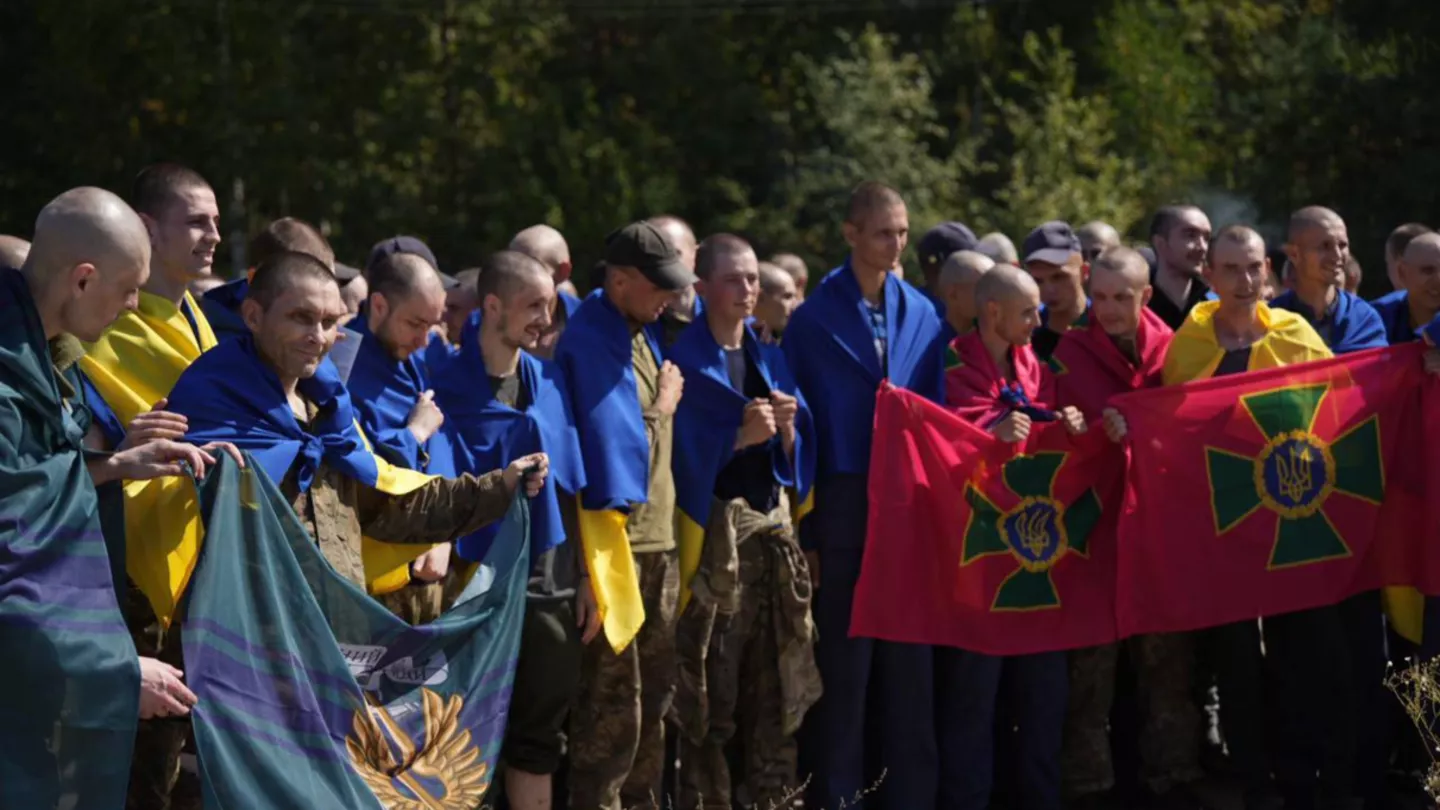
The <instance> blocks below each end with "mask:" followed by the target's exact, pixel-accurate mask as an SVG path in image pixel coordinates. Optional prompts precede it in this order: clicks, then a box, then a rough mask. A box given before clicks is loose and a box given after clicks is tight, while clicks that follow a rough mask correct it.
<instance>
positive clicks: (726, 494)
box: [715, 349, 780, 513]
mask: <svg viewBox="0 0 1440 810" xmlns="http://www.w3.org/2000/svg"><path fill="white" fill-rule="evenodd" d="M725 367H726V370H727V371H728V372H729V375H730V385H731V386H732V387H734V388H735V389H736V390H738V391H742V392H744V394H745V396H746V398H748V399H758V398H762V397H768V396H770V388H769V386H767V385H766V384H765V380H764V378H762V377H761V376H760V371H759V369H757V368H756V367H755V363H754V362H752V361H751V360H750V355H749V354H747V353H746V352H745V350H744V349H726V350H725ZM778 441H780V439H779V438H778V437H776V438H774V439H771V440H770V441H768V442H766V443H765V444H760V445H755V446H754V447H747V448H745V449H744V450H741V451H740V452H739V453H736V454H735V457H734V458H732V459H731V460H730V463H729V464H726V465H725V468H724V469H723V470H721V471H720V475H719V476H718V477H717V478H716V479H715V497H717V498H719V499H720V500H722V501H730V500H734V499H735V498H744V499H745V502H746V503H748V504H750V508H751V509H754V510H755V511H757V512H767V513H768V512H769V511H770V510H771V509H774V508H775V507H776V506H778V505H779V504H780V487H779V485H778V484H777V483H776V482H775V468H774V466H773V461H772V459H773V456H772V455H771V454H772V453H773V452H774V445H775V442H778Z"/></svg>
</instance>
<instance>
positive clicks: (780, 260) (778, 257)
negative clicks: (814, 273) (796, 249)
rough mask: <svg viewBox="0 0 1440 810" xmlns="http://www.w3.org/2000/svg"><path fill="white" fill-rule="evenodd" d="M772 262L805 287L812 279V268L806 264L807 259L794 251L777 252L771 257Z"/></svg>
mask: <svg viewBox="0 0 1440 810" xmlns="http://www.w3.org/2000/svg"><path fill="white" fill-rule="evenodd" d="M770 264H773V265H775V266H776V267H779V268H780V269H781V270H784V271H785V272H787V273H789V274H790V277H791V278H793V279H795V283H796V284H798V285H800V286H801V287H804V286H805V284H806V283H807V282H809V281H810V268H808V267H806V266H805V260H804V259H802V258H800V257H799V256H796V255H795V254H794V253H776V254H775V255H774V256H771V257H770Z"/></svg>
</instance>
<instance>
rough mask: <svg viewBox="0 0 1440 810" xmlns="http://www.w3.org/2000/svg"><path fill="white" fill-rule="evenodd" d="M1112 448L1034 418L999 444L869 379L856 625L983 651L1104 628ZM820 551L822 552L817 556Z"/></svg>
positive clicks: (1109, 611)
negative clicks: (870, 411) (870, 420)
mask: <svg viewBox="0 0 1440 810" xmlns="http://www.w3.org/2000/svg"><path fill="white" fill-rule="evenodd" d="M1121 459H1122V455H1121V453H1120V452H1119V451H1118V449H1117V448H1116V447H1115V446H1114V445H1112V444H1110V443H1109V442H1108V440H1106V439H1105V438H1104V436H1103V435H1101V434H1100V433H1099V432H1097V431H1091V432H1090V433H1087V434H1084V435H1083V436H1080V437H1077V438H1074V439H1072V438H1071V437H1070V436H1069V435H1068V434H1067V433H1066V432H1065V429H1064V428H1063V427H1062V426H1061V425H1059V424H1056V423H1045V424H1040V423H1037V424H1036V425H1035V427H1034V429H1033V431H1032V432H1031V434H1030V438H1029V439H1028V440H1027V441H1026V442H1025V443H1024V445H1023V446H1015V445H1010V444H1006V443H1004V442H1001V441H999V440H997V439H995V438H994V437H993V436H991V435H990V434H989V433H986V432H985V431H983V430H981V429H979V428H977V427H975V426H974V425H971V424H969V423H968V422H966V421H965V420H964V419H962V418H961V417H959V416H958V415H956V414H955V413H952V412H951V411H949V410H947V409H945V408H943V407H941V406H939V405H936V404H934V403H931V402H929V401H926V400H925V399H923V398H921V397H919V396H916V395H915V394H912V393H910V392H908V391H905V390H903V389H899V388H891V387H888V386H886V387H884V388H882V389H881V391H880V393H879V395H878V397H877V402H876V410H875V437H874V443H873V449H872V451H871V462H870V521H869V527H868V534H867V538H866V544H865V559H864V563H863V565H862V568H861V572H860V581H859V583H858V584H857V585H856V588H855V606H854V612H853V614H852V617H851V624H850V632H851V634H852V635H856V636H867V637H872V638H880V639H886V640H890V641H902V642H911V643H917V644H936V645H944V646H950V647H959V648H963V649H967V650H973V651H976V652H984V653H990V654H993V655H1022V654H1026V653H1034V652H1042V651H1048V650H1058V649H1066V648H1071V647H1087V646H1092V645H1095V644H1101V643H1104V642H1107V641H1113V640H1114V639H1115V638H1116V635H1115V630H1116V628H1115V621H1114V587H1115V583H1114V576H1113V574H1114V566H1115V561H1114V553H1115V547H1114V545H1113V543H1110V542H1092V539H1094V540H1100V539H1101V538H1104V537H1113V532H1107V531H1097V527H1098V525H1099V524H1100V522H1101V521H1102V520H1104V519H1105V514H1104V509H1103V507H1102V503H1104V502H1105V501H1106V500H1110V501H1111V502H1113V500H1114V499H1113V498H1110V499H1107V497H1106V495H1107V494H1108V493H1106V492H1105V487H1107V486H1108V487H1110V488H1112V489H1113V488H1118V475H1119V472H1120V468H1121V467H1122V463H1121ZM822 564H823V562H822Z"/></svg>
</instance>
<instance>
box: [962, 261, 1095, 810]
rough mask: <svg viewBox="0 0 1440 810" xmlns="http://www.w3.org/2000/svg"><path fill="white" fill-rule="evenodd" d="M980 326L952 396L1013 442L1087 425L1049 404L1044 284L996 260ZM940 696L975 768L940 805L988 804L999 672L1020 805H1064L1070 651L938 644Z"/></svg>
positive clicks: (1039, 809) (966, 412)
mask: <svg viewBox="0 0 1440 810" xmlns="http://www.w3.org/2000/svg"><path fill="white" fill-rule="evenodd" d="M975 299H976V305H977V307H978V309H979V313H980V324H979V328H978V329H977V330H976V331H974V332H971V333H970V334H967V335H964V336H962V337H959V338H957V339H956V340H955V343H954V344H952V348H953V352H954V355H955V356H956V358H958V361H959V362H958V364H956V365H954V366H952V367H951V368H950V369H948V370H947V371H946V372H945V404H946V405H947V406H949V407H950V408H952V409H953V410H955V411H956V412H957V413H959V414H960V415H961V416H962V417H964V418H965V419H966V420H968V421H970V422H971V423H973V424H975V425H976V426H978V427H981V428H984V429H986V430H989V431H990V432H991V433H992V434H994V435H995V436H996V437H997V438H999V439H1001V440H1002V441H1006V442H1022V441H1024V440H1025V439H1026V438H1027V437H1029V436H1030V432H1031V429H1032V427H1033V426H1034V425H1035V424H1036V423H1037V422H1054V421H1060V422H1062V423H1063V424H1064V425H1065V427H1066V429H1067V430H1069V431H1070V432H1071V433H1072V434H1075V433H1082V432H1084V430H1085V420H1084V417H1083V416H1082V415H1081V414H1080V412H1079V411H1078V410H1077V409H1075V408H1073V407H1067V408H1065V409H1063V410H1061V411H1059V412H1057V411H1054V410H1051V409H1050V407H1049V406H1050V403H1053V402H1054V401H1055V399H1054V395H1055V380H1054V378H1053V377H1052V376H1051V375H1050V373H1049V371H1048V370H1047V369H1046V368H1045V366H1044V364H1042V363H1041V362H1040V360H1039V359H1037V358H1036V356H1035V352H1034V350H1033V349H1031V347H1030V335H1031V333H1032V332H1033V331H1034V330H1035V328H1036V327H1037V326H1038V325H1039V323H1040V289H1039V286H1038V285H1037V284H1036V283H1035V280H1034V279H1033V278H1031V277H1030V275H1029V274H1028V273H1026V272H1024V271H1022V270H1018V269H1015V268H1011V267H1006V266H1003V265H1001V266H996V267H995V268H993V269H991V270H990V271H989V272H988V273H986V274H985V275H984V276H982V277H981V279H980V281H979V283H978V284H977V285H976V289H975ZM936 659H937V661H936V679H937V680H938V681H940V682H942V683H945V684H946V686H947V688H946V689H944V690H937V692H936V703H937V712H936V713H937V715H938V720H939V723H938V728H939V745H940V755H941V760H942V761H945V762H966V763H968V764H969V767H967V768H964V769H961V770H960V771H959V772H957V773H947V774H946V777H945V779H943V780H942V782H941V797H940V798H941V806H943V807H952V808H962V809H963V810H969V809H970V808H974V809H975V810H983V808H986V807H988V806H989V805H990V792H991V786H992V782H993V778H994V774H993V762H994V755H995V708H996V707H995V704H996V698H997V696H998V695H999V692H1000V678H1001V674H1002V670H1004V671H1005V672H1007V673H1008V674H1009V677H1010V678H1012V679H1013V683H1012V684H1011V686H1012V687H1013V694H1014V695H1016V696H1017V701H1018V705H1016V706H1015V707H1014V710H1013V715H1014V719H1015V721H1016V724H1017V725H1018V726H1019V728H1020V734H1021V739H1020V745H1019V752H1018V754H1017V757H1016V762H1015V765H1016V767H1017V768H1018V769H1019V770H1020V774H1019V775H1018V776H1019V778H1018V779H1017V780H1016V781H1017V783H1018V784H1019V790H1020V797H1019V803H1020V806H1022V807H1025V808H1026V810H1052V809H1053V810H1058V808H1059V807H1060V806H1061V801H1060V745H1061V735H1062V732H1063V728H1064V723H1065V703H1066V695H1067V692H1068V687H1069V684H1068V681H1067V674H1066V665H1065V653H1063V652H1048V653H1038V654H1034V655H1023V656H1015V657H1011V658H1002V657H999V656H992V655H985V654H982V653H978V652H970V651H967V650H959V649H950V648H943V647H942V648H937V649H936Z"/></svg>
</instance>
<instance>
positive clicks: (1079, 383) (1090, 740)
mask: <svg viewBox="0 0 1440 810" xmlns="http://www.w3.org/2000/svg"><path fill="white" fill-rule="evenodd" d="M1153 294H1154V290H1152V289H1151V287H1150V265H1149V264H1148V263H1147V262H1146V261H1145V259H1144V257H1142V256H1141V255H1140V254H1139V253H1137V252H1136V251H1134V250H1131V249H1130V248H1125V247H1111V248H1108V249H1107V250H1106V251H1105V252H1104V253H1102V254H1101V255H1100V257H1099V258H1098V259H1096V260H1095V261H1094V262H1093V263H1091V265H1090V296H1091V301H1092V303H1091V319H1090V325H1089V326H1088V327H1087V328H1085V329H1077V330H1071V331H1070V332H1068V333H1066V335H1065V337H1063V338H1061V340H1060V345H1059V346H1057V347H1056V349H1055V354H1054V356H1053V357H1052V358H1051V366H1052V368H1053V370H1054V372H1055V380H1056V391H1057V401H1058V402H1059V404H1061V405H1071V406H1074V407H1076V408H1078V409H1079V410H1080V412H1081V413H1082V414H1083V415H1084V416H1085V418H1086V420H1087V421H1089V422H1097V421H1099V420H1100V419H1101V418H1102V416H1103V412H1104V410H1105V407H1106V403H1107V402H1108V401H1109V400H1110V398H1111V397H1113V396H1116V395H1118V394H1124V393H1128V392H1130V391H1138V390H1142V389H1145V388H1153V387H1156V386H1159V385H1161V383H1162V372H1163V370H1164V366H1165V354H1166V352H1167V350H1168V349H1169V347H1170V340H1171V338H1172V336H1173V333H1172V332H1171V331H1170V327H1168V326H1166V325H1165V322H1164V321H1162V320H1160V316H1158V315H1156V314H1155V313H1154V312H1152V311H1151V310H1150V309H1149V307H1148V304H1149V303H1150V298H1151V296H1152V295H1153ZM1123 644H1124V646H1125V649H1126V651H1127V654H1128V657H1129V659H1130V660H1131V661H1132V662H1133V666H1134V668H1135V671H1136V678H1137V679H1138V686H1139V689H1138V695H1139V697H1140V699H1141V701H1142V705H1141V707H1140V717H1141V728H1140V739H1142V740H1144V741H1145V745H1144V746H1143V747H1141V749H1140V759H1141V778H1142V782H1143V786H1144V788H1145V790H1147V791H1148V793H1149V796H1148V798H1149V799H1150V800H1151V801H1152V802H1155V803H1159V804H1160V805H1161V806H1166V807H1169V806H1186V802H1185V800H1186V799H1189V800H1190V804H1191V805H1192V806H1193V805H1194V804H1195V802H1194V801H1193V797H1192V796H1189V795H1188V794H1189V792H1190V788H1189V787H1188V786H1189V784H1190V783H1191V782H1193V781H1194V780H1196V779H1198V778H1200V776H1201V771H1200V756H1199V741H1200V713H1199V711H1198V710H1197V707H1196V706H1195V704H1194V701H1193V699H1192V698H1191V695H1190V683H1191V678H1192V676H1193V674H1194V673H1193V670H1194V650H1193V645H1194V642H1193V639H1192V637H1191V636H1190V635H1188V634H1183V633H1182V634H1172V635H1155V636H1142V637H1138V638H1134V639H1128V640H1126V641H1125V642H1123ZM1120 649H1121V646H1120V645H1116V644H1107V645H1104V646H1101V647H1095V648H1091V649H1087V650H1076V651H1073V652H1071V654H1070V704H1069V708H1068V710H1067V713H1066V720H1065V727H1066V731H1065V748H1064V752H1063V756H1062V760H1061V780H1062V784H1063V786H1064V794H1065V799H1066V801H1067V802H1071V803H1084V802H1096V801H1099V800H1100V799H1101V798H1102V797H1104V796H1105V794H1106V793H1107V792H1109V791H1110V790H1111V789H1113V788H1114V787H1115V767H1114V762H1113V760H1112V757H1111V750H1112V744H1111V733H1112V731H1111V727H1110V715H1111V710H1112V708H1113V705H1114V699H1115V678H1116V668H1117V665H1118V663H1119V652H1120Z"/></svg>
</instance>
